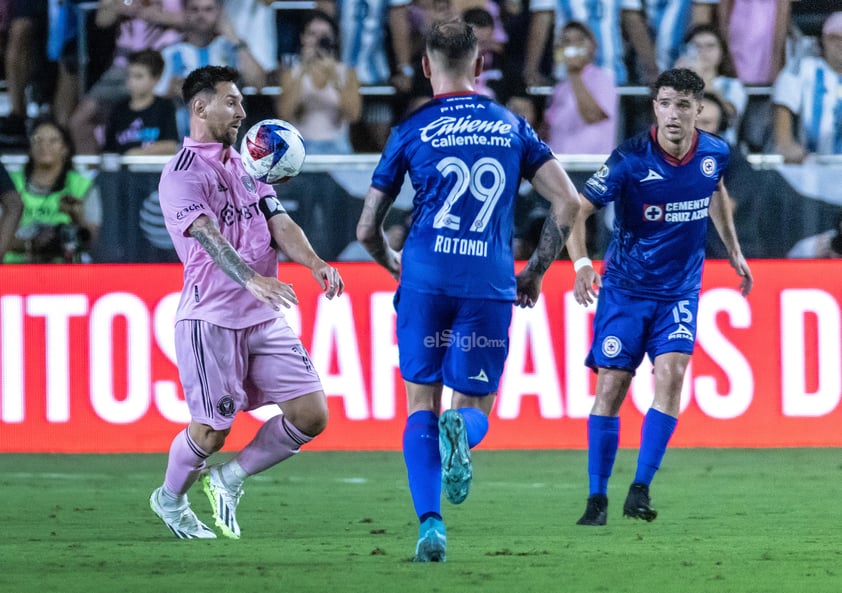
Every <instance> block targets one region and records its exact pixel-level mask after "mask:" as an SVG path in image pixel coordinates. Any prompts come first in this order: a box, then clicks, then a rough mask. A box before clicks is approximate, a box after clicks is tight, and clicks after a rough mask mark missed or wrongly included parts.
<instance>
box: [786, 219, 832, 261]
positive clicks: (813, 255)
mask: <svg viewBox="0 0 842 593" xmlns="http://www.w3.org/2000/svg"><path fill="white" fill-rule="evenodd" d="M786 256H787V257H789V258H799V259H830V258H842V214H839V215H838V216H837V217H836V220H835V222H834V225H833V228H831V229H829V230H827V231H824V232H822V233H818V234H816V235H812V236H810V237H805V238H804V239H801V240H800V241H799V242H798V243H796V244H795V245H794V246H793V248H792V249H790V250H789V252H788V253H787V254H786Z"/></svg>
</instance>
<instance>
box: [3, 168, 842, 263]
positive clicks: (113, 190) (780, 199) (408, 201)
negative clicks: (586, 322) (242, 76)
mask: <svg viewBox="0 0 842 593" xmlns="http://www.w3.org/2000/svg"><path fill="white" fill-rule="evenodd" d="M25 158H26V157H25V156H24V155H3V156H0V161H2V162H3V163H4V164H5V165H6V166H7V167H8V168H9V169H10V170H14V169H16V168H20V167H21V166H22V165H23V163H24V161H25ZM378 159H379V155H376V154H354V155H310V156H308V157H307V160H306V162H305V166H304V171H303V173H302V174H301V175H300V176H299V177H297V178H294V179H292V180H290V181H289V182H287V183H284V184H280V185H277V186H276V188H275V189H276V190H277V192H278V195H279V197H280V198H281V200H282V201H283V203H284V205H285V207H286V208H287V210H288V211H289V212H290V214H291V216H292V217H293V218H295V220H296V222H298V223H299V224H300V225H301V226H302V228H304V230H305V232H306V233H307V234H308V236H309V237H310V239H311V241H312V242H313V245H314V247H315V248H316V250H317V251H318V252H319V253H320V254H321V255H322V257H324V258H325V259H328V260H336V259H337V258H340V256H341V255H342V257H343V258H344V257H345V256H344V255H343V251H344V250H345V248H346V247H348V246H349V245H351V244H353V243H354V241H355V227H356V222H357V219H358V217H359V213H360V211H361V209H362V200H363V198H364V197H365V194H366V192H367V191H368V187H369V183H370V179H371V173H372V171H373V170H374V167H375V165H376V163H377V161H378ZM559 159H560V160H561V162H562V163H563V164H564V166H565V168H566V169H567V170H568V172H569V173H570V176H571V178H572V179H573V181H574V183H575V184H576V186H577V187H580V188H581V187H582V186H583V184H584V182H585V180H586V179H587V178H588V176H590V175H591V174H592V173H593V172H594V171H596V169H597V168H598V167H599V166H600V165H601V164H602V163H603V161H604V159H605V155H559ZM168 160H169V157H162V156H156V157H151V156H147V157H141V156H135V157H120V156H118V155H103V156H79V157H76V159H75V163H76V166H77V167H78V169H79V170H80V171H82V172H84V173H86V174H88V175H91V176H95V177H96V182H97V186H98V187H99V189H100V199H101V201H102V212H103V219H102V226H101V231H100V236H99V239H98V241H97V243H96V245H94V247H93V250H92V256H93V259H94V261H95V262H100V263H155V262H174V261H177V259H176V257H175V253H174V252H173V251H172V249H171V247H170V245H169V239H168V237H167V236H166V233H165V232H164V227H163V220H162V219H161V216H160V209H159V206H158V203H157V185H158V178H159V175H160V171H161V170H162V168H163V166H164V164H166V162H167V161H168ZM726 185H727V187H728V189H729V192H730V194H731V197H732V198H733V199H734V200H735V204H736V213H735V222H736V225H737V231H738V233H739V236H740V239H741V243H742V245H743V252H744V253H745V255H746V256H747V257H749V258H780V257H786V255H787V252H788V251H789V250H790V249H791V248H792V247H793V246H794V245H795V243H797V242H798V241H799V240H800V239H803V238H805V237H809V236H812V235H816V234H818V233H822V232H827V231H829V230H831V229H833V228H834V225H835V224H836V221H837V220H839V217H840V216H842V155H838V156H836V155H834V156H823V157H818V156H815V157H811V158H810V159H808V161H807V162H805V163H804V164H802V165H784V164H783V161H782V160H781V158H780V157H779V156H778V155H749V156H748V157H744V156H741V155H734V158H732V162H731V168H730V170H729V172H728V174H727V175H726ZM412 197H413V190H412V187H411V186H410V184H409V182H408V181H407V182H406V183H404V186H403V189H402V191H401V193H400V195H399V196H398V197H397V199H396V201H395V204H394V208H395V209H397V210H398V211H400V212H405V213H407V214H408V213H409V212H410V211H411V209H412ZM521 197H522V200H520V206H519V207H518V208H516V221H515V233H516V235H517V234H518V233H523V232H526V231H525V230H524V229H525V227H526V226H527V225H528V224H529V217H530V216H531V215H533V213H534V210H535V208H536V207H537V208H539V210H540V202H541V200H540V198H538V197H537V196H536V195H535V194H534V192H532V191H531V187H530V186H529V184H528V183H524V184H523V186H522V188H521ZM536 205H537V206H536ZM594 219H595V220H594V224H599V229H598V230H599V232H597V233H595V239H594V240H595V243H594V244H592V245H591V250H592V252H593V255H594V256H596V257H600V256H601V255H602V254H603V253H604V249H605V247H606V245H607V241H608V239H609V227H608V226H606V225H607V224H610V220H611V219H610V213H609V212H606V213H604V215H603V216H602V217H600V218H597V217H594ZM597 220H599V222H598V223H597V222H596V221H597ZM346 253H359V251H353V250H349V251H348V252H346ZM840 255H842V254H840ZM708 256H709V257H711V258H722V257H725V256H726V254H725V253H724V251H723V249H722V246H721V243H719V241H718V238H716V237H714V236H713V233H712V234H711V240H710V241H709V250H708Z"/></svg>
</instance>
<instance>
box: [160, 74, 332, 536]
mask: <svg viewBox="0 0 842 593" xmlns="http://www.w3.org/2000/svg"><path fill="white" fill-rule="evenodd" d="M239 76H240V75H239V72H238V71H237V70H235V69H234V68H229V67H223V66H205V67H202V68H198V69H196V70H194V71H193V72H191V73H190V74H189V75H188V76H187V78H186V79H185V81H184V84H183V86H182V95H183V98H184V103H185V105H186V106H187V107H188V109H189V112H190V135H189V136H188V137H187V138H185V139H184V147H183V148H182V149H181V151H179V152H178V154H176V155H175V157H174V158H173V159H172V160H170V162H169V163H168V164H167V166H166V167H165V168H164V171H163V173H162V174H161V181H160V185H159V195H160V201H161V209H162V211H163V213H164V218H165V222H166V225H167V229H168V230H169V233H170V236H171V237H172V240H173V245H174V246H175V250H176V252H177V253H178V256H179V258H180V259H181V261H182V262H183V264H184V289H183V291H182V294H181V301H180V303H179V306H178V311H177V313H176V329H175V346H176V360H177V364H178V369H179V375H180V378H181V383H182V385H183V388H184V397H185V400H186V402H187V405H188V408H189V410H190V416H191V422H190V425H189V426H188V427H187V428H186V429H185V430H182V431H181V432H179V433H178V435H176V437H175V439H174V440H173V443H172V446H171V448H170V454H169V462H168V464H167V469H166V474H165V477H164V483H163V485H162V486H160V487H159V488H157V489H156V490H155V491H154V492H153V493H152V496H151V498H150V505H151V507H152V510H153V511H154V512H155V514H156V515H158V516H159V517H160V518H161V519H162V520H163V521H164V523H165V524H166V525H167V527H169V528H170V530H171V531H172V532H173V533H174V534H175V535H176V537H179V538H182V539H192V538H215V537H216V534H215V532H214V531H213V530H211V529H210V528H209V527H208V526H207V525H205V524H204V523H202V521H201V520H199V518H198V517H197V516H196V514H195V513H194V512H193V511H192V510H191V508H190V504H189V503H188V501H187V491H188V490H189V489H190V487H191V486H192V485H193V483H194V482H195V481H196V480H197V479H199V478H201V479H202V483H203V487H204V491H205V494H207V496H208V498H209V499H210V502H211V506H212V508H213V512H214V522H215V524H216V526H217V527H218V528H219V529H220V531H221V532H222V534H223V535H225V536H226V537H230V538H233V539H238V538H239V537H240V527H239V524H238V523H237V518H236V510H237V504H238V502H239V500H240V496H241V495H242V493H243V488H242V485H243V481H244V480H245V479H246V478H247V477H248V476H251V475H254V474H256V473H258V472H262V471H264V470H266V469H268V468H270V467H272V466H274V465H276V464H277V463H279V462H281V461H283V460H285V459H287V458H289V457H291V456H292V455H293V454H295V453H297V452H298V451H299V449H300V447H301V446H302V445H304V444H306V443H308V442H310V441H311V440H312V439H313V438H314V437H315V436H316V435H318V434H319V433H320V432H322V430H324V428H325V425H326V424H327V416H328V411H327V403H326V399H325V394H324V391H323V390H322V385H321V381H320V379H319V376H318V374H317V373H316V371H315V369H314V368H313V363H312V362H311V361H310V357H309V355H308V354H307V351H306V350H305V349H304V347H303V346H302V344H301V342H300V341H299V339H298V337H297V336H296V335H295V333H294V332H293V331H292V329H290V327H289V325H288V324H287V322H286V320H285V319H284V316H283V314H281V313H280V310H281V308H282V307H287V308H288V307H290V305H291V304H296V303H297V302H298V299H297V297H296V296H295V292H293V290H292V285H290V284H286V283H284V282H282V281H280V280H278V253H277V251H276V249H275V246H277V248H278V249H279V250H280V251H282V252H283V253H284V254H285V255H286V257H287V258H288V259H289V260H291V261H293V262H296V263H299V264H302V265H304V266H306V267H308V268H310V270H311V271H312V273H313V277H314V278H315V279H316V281H317V282H319V284H320V285H321V287H322V289H323V290H324V291H325V294H326V296H327V297H328V298H333V297H334V296H336V295H340V294H342V291H343V289H344V283H343V281H342V278H341V277H340V275H339V273H338V272H337V270H336V269H335V268H333V267H332V266H330V265H328V264H327V263H325V262H324V261H323V260H322V259H321V258H319V256H318V255H316V253H315V252H314V251H313V248H312V247H311V245H310V242H309V241H308V240H307V237H306V236H305V235H304V232H303V231H302V230H301V227H299V226H298V225H297V224H296V223H295V222H293V220H292V218H290V217H289V215H288V214H287V213H286V212H285V210H284V208H283V206H281V203H280V201H279V200H278V198H277V196H276V194H275V191H274V189H273V188H272V186H270V185H267V184H265V183H261V182H259V181H256V180H255V179H254V178H252V177H251V176H250V175H249V174H248V173H246V172H245V169H243V165H242V161H241V160H240V155H239V154H238V153H237V151H236V150H235V149H234V148H233V146H232V145H233V144H234V142H235V141H236V139H237V135H238V133H239V130H240V126H241V125H242V122H243V119H244V118H245V111H244V110H243V105H242V102H243V96H242V94H241V93H240V90H239V89H238V88H237V84H236V81H237V80H238V79H239ZM269 404H276V405H277V406H278V407H279V408H280V409H281V411H282V412H283V413H282V414H281V415H277V416H275V417H273V418H271V419H269V420H267V421H266V423H265V424H264V425H263V426H262V427H261V428H260V429H259V430H258V432H257V434H256V436H255V437H254V439H253V440H252V441H251V442H250V443H249V444H248V445H246V447H245V448H244V449H243V450H242V451H240V453H239V454H237V456H236V457H235V458H234V459H232V460H230V461H228V462H227V463H225V464H223V465H215V466H212V467H210V468H209V469H207V470H206V466H205V461H206V459H207V458H208V457H210V455H211V454H213V453H215V452H216V451H219V450H220V449H221V448H222V446H223V444H224V443H225V438H226V436H227V435H228V433H229V431H230V429H231V424H232V423H233V421H234V417H235V416H236V414H237V413H238V412H241V411H247V410H253V409H255V408H258V407H260V406H264V405H269Z"/></svg>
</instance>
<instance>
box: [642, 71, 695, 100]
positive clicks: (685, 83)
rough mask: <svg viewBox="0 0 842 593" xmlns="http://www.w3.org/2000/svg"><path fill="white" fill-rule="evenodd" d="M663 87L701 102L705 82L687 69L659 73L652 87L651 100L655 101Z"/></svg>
mask: <svg viewBox="0 0 842 593" xmlns="http://www.w3.org/2000/svg"><path fill="white" fill-rule="evenodd" d="M665 87H670V88H672V89H675V90H676V91H677V92H679V93H687V94H690V95H692V96H693V98H694V99H696V100H697V101H701V100H702V98H703V97H704V94H705V81H704V80H703V79H702V77H701V76H699V75H698V74H696V73H695V72H693V71H692V70H690V69H689V68H672V69H670V70H664V71H663V72H661V74H660V75H659V76H658V78H657V80H655V83H654V84H653V85H652V98H653V99H656V98H657V97H658V91H659V90H661V89H662V88H665Z"/></svg>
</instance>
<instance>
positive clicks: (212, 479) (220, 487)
mask: <svg viewBox="0 0 842 593" xmlns="http://www.w3.org/2000/svg"><path fill="white" fill-rule="evenodd" d="M202 488H203V489H204V491H205V494H207V496H208V500H210V503H211V507H212V508H213V515H214V522H215V523H216V526H217V527H219V529H220V530H221V531H222V535H224V536H225V537H230V538H231V539H240V525H239V524H238V523H237V505H238V504H239V503H240V497H241V496H242V495H243V488H242V487H240V488H237V489H236V490H232V489H230V488H228V487H227V486H226V485H225V484H224V483H223V482H222V478H220V476H219V466H218V465H215V466H213V467H211V468H210V469H209V470H208V471H206V472H205V473H204V474H203V475H202Z"/></svg>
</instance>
